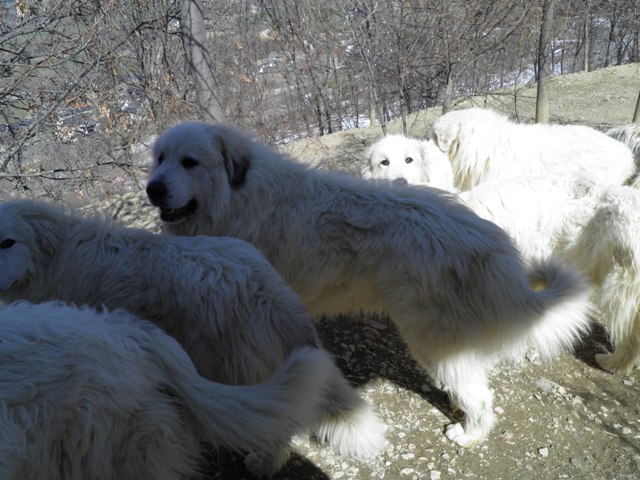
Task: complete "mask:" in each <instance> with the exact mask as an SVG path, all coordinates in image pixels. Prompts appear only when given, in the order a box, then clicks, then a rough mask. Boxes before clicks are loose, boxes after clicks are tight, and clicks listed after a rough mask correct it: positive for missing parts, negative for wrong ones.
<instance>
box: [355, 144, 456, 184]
mask: <svg viewBox="0 0 640 480" xmlns="http://www.w3.org/2000/svg"><path fill="white" fill-rule="evenodd" d="M439 152H440V150H439V149H438V147H436V146H435V145H434V144H433V142H430V141H424V140H417V139H414V138H407V137H405V136H404V135H387V136H386V137H383V138H382V139H380V140H378V141H377V142H375V143H374V144H373V145H371V147H370V148H369V149H368V150H367V153H366V158H367V163H366V165H365V167H364V168H363V170H362V177H363V178H380V179H386V180H397V179H405V180H407V181H408V182H409V183H411V184H416V185H419V184H428V185H431V186H432V187H435V188H442V189H443V190H453V172H452V170H451V166H450V165H449V164H448V162H447V163H446V164H444V165H442V164H440V163H438V162H436V163H433V162H431V159H432V158H436V159H437V158H438V157H437V153H439Z"/></svg>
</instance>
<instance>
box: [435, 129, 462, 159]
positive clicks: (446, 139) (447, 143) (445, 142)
mask: <svg viewBox="0 0 640 480" xmlns="http://www.w3.org/2000/svg"><path fill="white" fill-rule="evenodd" d="M459 133H460V125H459V124H457V123H455V124H453V125H452V124H451V123H449V122H436V123H435V124H434V125H433V131H432V132H431V139H432V140H433V142H434V143H435V144H436V145H437V146H438V148H439V149H440V150H441V151H443V152H444V153H447V152H448V151H449V150H450V149H451V145H453V143H454V142H455V141H456V139H457V138H458V134H459Z"/></svg>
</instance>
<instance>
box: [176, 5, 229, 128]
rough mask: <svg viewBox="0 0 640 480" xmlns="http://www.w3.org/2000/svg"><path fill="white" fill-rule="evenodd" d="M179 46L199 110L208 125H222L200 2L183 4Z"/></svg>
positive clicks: (221, 112) (222, 113)
mask: <svg viewBox="0 0 640 480" xmlns="http://www.w3.org/2000/svg"><path fill="white" fill-rule="evenodd" d="M180 15H181V18H182V42H183V44H184V50H185V53H186V56H187V62H188V63H189V71H190V73H191V78H192V79H193V84H194V86H195V89H196V96H197V99H198V106H199V107H200V111H201V112H202V115H203V116H204V119H205V121H208V122H216V123H218V122H224V121H225V116H224V110H223V109H222V105H221V104H220V100H219V99H218V97H217V95H216V82H215V78H214V76H213V65H212V62H211V57H210V56H209V51H208V49H207V46H206V39H207V31H206V27H205V24H204V13H203V11H202V2H201V1H200V0H182V4H181V11H180Z"/></svg>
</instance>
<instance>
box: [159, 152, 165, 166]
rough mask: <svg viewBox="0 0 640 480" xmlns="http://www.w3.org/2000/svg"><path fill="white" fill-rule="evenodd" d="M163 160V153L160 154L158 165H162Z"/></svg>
mask: <svg viewBox="0 0 640 480" xmlns="http://www.w3.org/2000/svg"><path fill="white" fill-rule="evenodd" d="M163 160H164V154H162V153H161V154H160V155H158V165H160V164H161V163H162V162H163Z"/></svg>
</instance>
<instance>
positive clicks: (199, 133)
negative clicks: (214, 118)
mask: <svg viewBox="0 0 640 480" xmlns="http://www.w3.org/2000/svg"><path fill="white" fill-rule="evenodd" d="M227 132H228V129H227V128H226V127H224V126H219V125H208V124H205V123H198V122H184V123H181V124H179V125H176V126H174V127H172V128H170V129H169V130H167V131H166V132H165V133H164V134H162V135H161V136H160V137H159V138H158V140H157V141H156V142H155V144H154V147H153V165H152V167H151V175H150V177H149V180H148V182H147V195H148V197H149V200H150V202H151V203H152V205H154V206H156V207H158V208H159V209H160V218H161V219H162V220H163V221H164V222H180V221H182V220H184V219H186V218H187V217H190V216H192V215H195V214H197V213H199V212H211V211H222V210H223V209H224V207H225V206H226V204H227V203H228V201H229V198H230V196H231V190H232V189H238V188H240V187H241V186H242V184H243V182H244V176H245V173H246V170H247V169H248V163H249V162H248V153H247V152H245V151H243V150H242V148H241V147H238V145H236V144H234V143H232V142H231V141H230V140H229V139H228V138H227V137H229V135H227ZM209 204H210V205H209Z"/></svg>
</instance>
